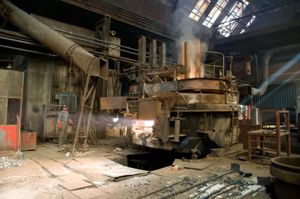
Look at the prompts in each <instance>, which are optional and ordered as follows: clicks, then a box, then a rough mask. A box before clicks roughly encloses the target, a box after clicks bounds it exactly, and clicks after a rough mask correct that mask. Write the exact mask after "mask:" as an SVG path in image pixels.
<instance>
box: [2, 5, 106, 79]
mask: <svg viewBox="0 0 300 199" xmlns="http://www.w3.org/2000/svg"><path fill="white" fill-rule="evenodd" d="M2 2H3V3H4V4H5V5H6V6H7V7H8V8H9V11H8V20H9V21H10V22H11V23H12V24H14V25H15V26H16V27H17V28H19V29H21V30H22V31H24V32H26V33H27V34H28V35H30V36H31V37H33V38H34V39H36V40H38V41H39V42H40V43H42V44H44V45H45V46H46V47H48V48H49V49H51V50H52V51H53V52H55V53H57V54H58V55H59V56H60V57H62V58H63V59H65V60H67V61H69V62H72V63H74V64H75V65H76V66H77V67H79V68H81V69H82V70H83V71H84V72H85V73H87V74H90V75H91V76H97V77H101V78H104V79H107V77H108V68H107V62H106V61H105V60H104V59H101V58H97V57H95V56H94V55H92V54H91V53H89V52H88V51H86V50H85V49H83V48H82V47H80V46H79V45H77V44H76V43H74V42H72V41H71V40H69V39H67V38H65V37H64V36H62V35H60V34H59V33H57V32H56V31H54V30H52V29H51V28H49V27H48V26H46V25H44V24H43V23H41V22H39V21H38V20H36V19H35V18H34V17H32V16H30V15H29V14H27V13H26V12H24V11H23V10H21V9H19V8H17V7H16V6H14V5H13V4H12V3H10V2H9V1H6V0H2Z"/></svg>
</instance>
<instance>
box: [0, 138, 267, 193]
mask: <svg viewBox="0 0 300 199" xmlns="http://www.w3.org/2000/svg"><path fill="white" fill-rule="evenodd" d="M101 143H102V144H101V145H100V146H99V147H97V148H90V150H89V151H88V152H85V153H77V154H75V156H71V155H70V156H66V153H65V152H58V151H59V150H58V148H57V147H56V145H55V144H50V143H44V144H39V145H38V147H37V150H36V151H25V152H24V160H23V162H22V165H21V166H20V167H12V168H7V169H0V198H14V199H17V198H22V199H23V198H27V199H29V198H37V199H44V198H54V199H56V198H57V199H59V198H65V199H69V198H84V199H85V198H101V199H105V198H110V199H118V198H120V199H121V198H122V199H125V198H141V197H142V196H144V195H145V194H147V193H149V192H153V191H155V190H158V189H160V188H162V187H165V186H168V185H170V184H172V183H175V182H178V181H180V180H182V179H184V178H185V177H189V178H193V179H196V180H199V182H201V181H203V180H204V179H206V178H207V177H208V176H212V175H217V174H220V173H225V172H227V171H229V170H230V164H231V163H233V162H236V163H238V164H240V166H241V170H243V171H247V172H251V173H253V175H254V176H269V175H270V174H269V166H268V165H264V164H258V163H255V162H248V161H240V160H237V159H236V158H232V157H231V158H228V157H222V158H221V157H220V158H218V159H217V160H216V161H214V163H213V164H211V165H210V166H208V167H207V168H204V169H202V170H195V169H184V168H178V167H176V166H175V167H173V166H168V167H164V168H162V169H158V170H155V171H151V172H148V171H141V170H137V169H133V168H128V167H125V166H122V165H120V164H118V163H116V162H113V161H111V160H115V161H117V162H120V163H122V162H123V163H125V164H126V158H125V157H124V154H126V153H130V151H131V149H124V150H121V151H120V150H117V151H118V152H116V150H115V149H116V147H117V145H116V144H114V142H113V141H112V142H110V141H108V140H103V141H102V142H101ZM124 174H125V176H124ZM192 192H193V190H190V191H188V192H185V193H183V194H180V195H178V196H176V198H189V197H190V195H191V194H192ZM154 198H157V197H154Z"/></svg>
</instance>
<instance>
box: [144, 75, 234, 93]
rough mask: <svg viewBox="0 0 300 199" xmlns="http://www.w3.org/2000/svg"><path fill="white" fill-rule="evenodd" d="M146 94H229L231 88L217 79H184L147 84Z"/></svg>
mask: <svg viewBox="0 0 300 199" xmlns="http://www.w3.org/2000/svg"><path fill="white" fill-rule="evenodd" d="M144 88H145V92H146V93H148V94H151V93H156V92H166V91H186V90H195V91H199V92H200V91H209V92H214V91H215V92H226V91H227V92H228V91H229V90H228V89H229V88H227V86H226V82H225V81H224V80H217V79H202V78H201V79H200V78H195V79H184V80H178V81H169V82H163V83H157V84H145V86H144Z"/></svg>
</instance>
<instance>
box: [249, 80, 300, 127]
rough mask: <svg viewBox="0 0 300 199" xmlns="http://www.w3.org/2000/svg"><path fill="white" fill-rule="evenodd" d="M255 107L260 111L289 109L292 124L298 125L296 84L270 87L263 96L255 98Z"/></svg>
mask: <svg viewBox="0 0 300 199" xmlns="http://www.w3.org/2000/svg"><path fill="white" fill-rule="evenodd" d="M253 105H254V106H255V107H257V108H259V109H277V110H278V109H283V108H285V109H287V110H289V111H290V120H291V123H292V124H295V123H296V117H297V116H296V115H297V114H296V106H297V93H296V85H295V84H294V83H288V84H277V85H270V86H269V87H268V89H267V91H266V93H265V94H264V95H263V96H254V97H253Z"/></svg>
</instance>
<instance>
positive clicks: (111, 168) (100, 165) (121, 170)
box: [76, 157, 148, 180]
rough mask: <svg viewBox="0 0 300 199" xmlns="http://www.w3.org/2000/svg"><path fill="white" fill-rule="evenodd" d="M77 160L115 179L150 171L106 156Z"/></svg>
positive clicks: (144, 173)
mask: <svg viewBox="0 0 300 199" xmlns="http://www.w3.org/2000/svg"><path fill="white" fill-rule="evenodd" d="M76 160H77V161H78V162H80V163H81V164H82V165H85V167H87V168H95V169H97V170H98V171H100V172H101V173H102V174H104V175H106V176H109V177H110V178H112V179H113V180H120V179H121V178H128V177H130V176H135V175H146V174H148V171H145V170H140V169H134V168H130V167H126V166H123V165H121V164H118V163H116V162H113V161H111V160H109V159H107V158H104V157H101V158H76Z"/></svg>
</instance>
